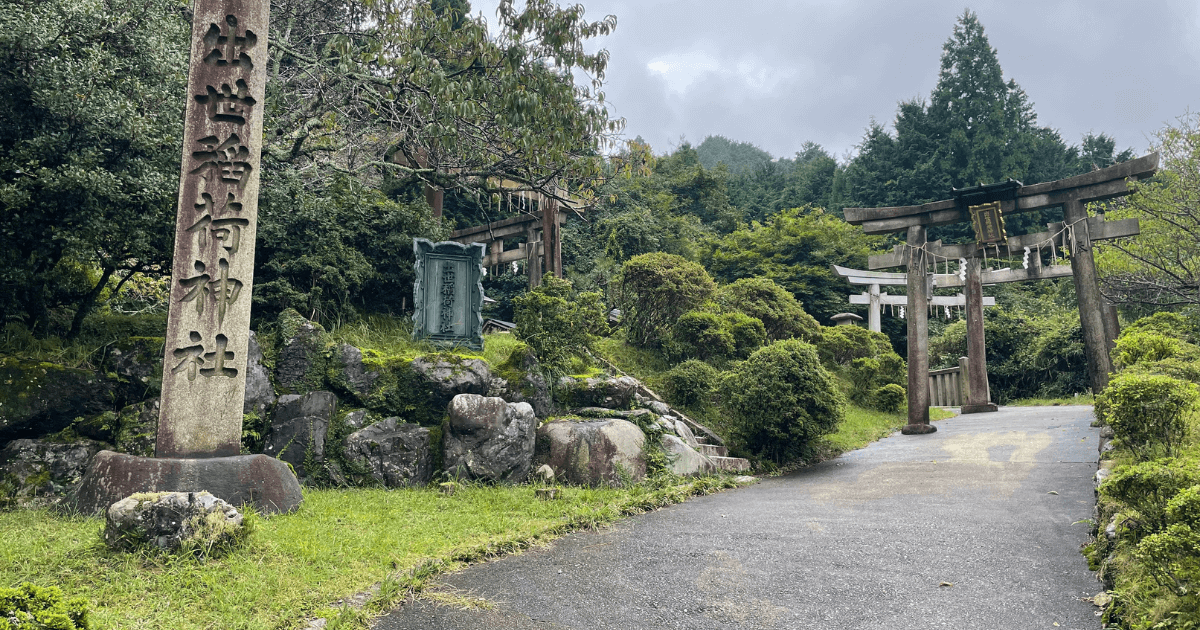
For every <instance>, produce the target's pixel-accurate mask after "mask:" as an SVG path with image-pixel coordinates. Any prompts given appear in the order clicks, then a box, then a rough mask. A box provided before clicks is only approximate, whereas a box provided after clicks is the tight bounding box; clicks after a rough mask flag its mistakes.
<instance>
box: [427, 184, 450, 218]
mask: <svg viewBox="0 0 1200 630" xmlns="http://www.w3.org/2000/svg"><path fill="white" fill-rule="evenodd" d="M444 195H445V192H444V191H442V189H441V188H434V187H433V186H430V185H429V184H425V203H428V204H429V207H430V208H432V209H433V218H435V219H440V218H442V200H443V198H444Z"/></svg>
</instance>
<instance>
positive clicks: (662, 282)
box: [616, 252, 717, 348]
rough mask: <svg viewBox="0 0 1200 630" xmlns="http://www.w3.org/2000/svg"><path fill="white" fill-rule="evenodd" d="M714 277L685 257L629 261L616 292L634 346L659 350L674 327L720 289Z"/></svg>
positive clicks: (657, 255)
mask: <svg viewBox="0 0 1200 630" xmlns="http://www.w3.org/2000/svg"><path fill="white" fill-rule="evenodd" d="M716 287H717V285H716V283H715V282H713V279H712V276H710V275H708V272H707V271H705V270H704V267H702V266H700V264H699V263H694V262H692V261H690V260H688V259H686V258H683V257H682V256H676V255H674V254H666V253H663V252H654V253H650V254H642V255H641V256H634V257H633V258H630V259H629V260H627V261H625V264H624V265H622V267H621V275H620V278H619V279H618V281H617V286H616V289H617V291H616V293H617V298H618V302H619V304H620V306H621V309H622V310H623V311H624V312H623V315H622V318H621V319H622V322H623V324H624V325H625V327H626V330H627V331H628V334H627V340H628V341H629V343H630V344H632V345H635V346H641V347H644V348H657V347H659V346H661V345H662V344H663V342H664V341H666V340H667V336H668V334H669V333H670V329H671V325H672V324H673V323H675V321H676V320H678V319H679V318H680V317H681V316H682V315H683V314H684V313H686V312H688V311H690V310H693V309H695V308H696V307H698V306H700V305H701V304H703V303H704V302H706V301H707V300H708V299H709V297H711V296H712V294H713V291H714V290H716Z"/></svg>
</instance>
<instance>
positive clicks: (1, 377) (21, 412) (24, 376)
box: [0, 358, 115, 444]
mask: <svg viewBox="0 0 1200 630" xmlns="http://www.w3.org/2000/svg"><path fill="white" fill-rule="evenodd" d="M114 397H115V387H114V384H113V382H112V381H110V380H109V379H108V378H106V377H103V376H100V375H98V374H96V373H95V372H91V371H88V370H80V369H76V368H68V367H63V366H61V365H55V364H53V363H43V362H39V361H24V360H21V359H14V358H3V359H0V444H3V443H5V442H8V441H10V440H15V439H19V438H36V437H41V436H43V435H47V434H50V433H55V432H57V431H61V430H62V429H64V428H66V427H67V426H69V425H70V424H71V423H72V422H73V421H74V420H75V418H78V417H86V416H93V415H97V414H99V413H101V412H103V411H106V410H110V409H111V406H112V404H113V401H114Z"/></svg>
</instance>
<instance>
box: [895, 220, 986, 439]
mask: <svg viewBox="0 0 1200 630" xmlns="http://www.w3.org/2000/svg"><path fill="white" fill-rule="evenodd" d="M926 238H927V237H926V234H925V226H923V225H914V226H911V227H909V228H908V251H909V258H908V424H906V425H904V428H902V429H900V432H901V433H903V434H904V435H921V434H924V433H933V432H934V431H937V427H935V426H933V425H932V424H929V382H928V378H929V310H928V309H929V285H928V278H927V277H926V275H925V274H926V268H927V267H928V260H927V254H926V252H925V248H924V246H925V242H926ZM981 308H982V307H981Z"/></svg>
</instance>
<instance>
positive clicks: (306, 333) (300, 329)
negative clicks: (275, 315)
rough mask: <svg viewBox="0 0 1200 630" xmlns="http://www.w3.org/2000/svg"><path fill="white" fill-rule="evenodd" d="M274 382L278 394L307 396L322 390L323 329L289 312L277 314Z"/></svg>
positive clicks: (326, 359) (325, 358) (325, 353)
mask: <svg viewBox="0 0 1200 630" xmlns="http://www.w3.org/2000/svg"><path fill="white" fill-rule="evenodd" d="M277 324H278V331H277V333H276V334H277V336H278V340H279V343H278V345H277V346H276V348H275V350H276V351H277V353H278V354H277V356H276V357H275V382H276V384H277V385H278V387H279V389H280V393H285V394H307V393H308V392H312V391H317V390H320V389H323V388H324V387H325V373H326V370H327V369H328V365H329V347H328V346H329V345H330V343H329V341H328V335H326V333H325V329H324V328H322V327H321V325H320V324H318V323H316V322H311V321H309V320H307V319H305V318H304V316H303V315H301V314H300V313H297V312H296V311H294V310H292V309H287V310H285V311H283V312H282V313H280V315H279V320H278V322H277Z"/></svg>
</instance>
